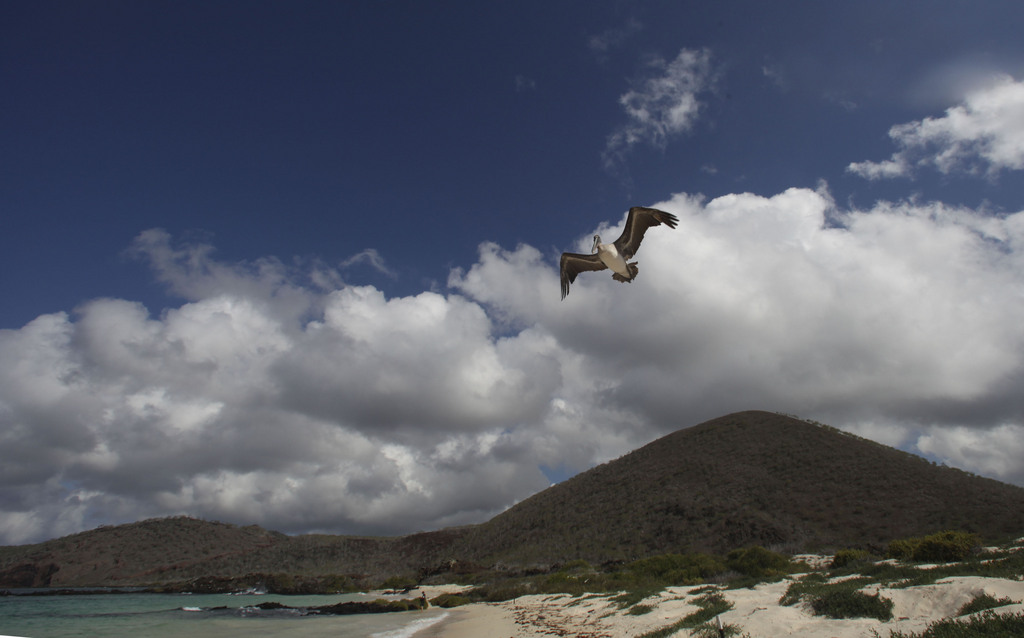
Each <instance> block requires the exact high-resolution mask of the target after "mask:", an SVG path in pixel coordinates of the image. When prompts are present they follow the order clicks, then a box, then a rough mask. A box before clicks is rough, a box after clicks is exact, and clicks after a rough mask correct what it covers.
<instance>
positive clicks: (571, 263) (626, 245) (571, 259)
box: [561, 206, 679, 299]
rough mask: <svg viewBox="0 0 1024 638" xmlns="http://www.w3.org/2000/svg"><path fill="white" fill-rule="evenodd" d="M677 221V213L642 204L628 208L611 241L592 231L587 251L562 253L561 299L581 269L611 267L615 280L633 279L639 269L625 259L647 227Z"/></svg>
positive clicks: (636, 245)
mask: <svg viewBox="0 0 1024 638" xmlns="http://www.w3.org/2000/svg"><path fill="white" fill-rule="evenodd" d="M678 223H679V218H678V217H676V216H675V215H673V214H671V213H666V212H665V211H663V210H658V209H656V208H645V207H643V206H634V207H633V208H630V209H629V216H628V217H626V227H625V228H623V229H622V234H621V235H619V238H618V239H616V240H615V241H614V242H613V243H611V244H602V243H601V236H600V235H594V248H593V249H592V251H593V252H592V253H591V254H589V255H584V254H582V253H562V263H561V269H562V299H565V296H566V295H568V294H569V284H571V283H572V282H574V281H576V275H578V274H580V273H581V272H583V271H585V270H604V269H605V268H611V270H612V279H614V280H615V281H626V282H631V281H633V279H635V278H636V274H637V272H638V270H639V269H638V268H637V266H636V264H637V262H635V261H634V262H633V263H629V260H630V259H632V258H633V255H635V254H636V251H637V250H638V249H639V248H640V242H641V241H643V239H644V233H645V232H647V229H648V228H650V227H651V226H660V225H661V224H665V225H666V226H668V227H669V228H675V227H676V224H678Z"/></svg>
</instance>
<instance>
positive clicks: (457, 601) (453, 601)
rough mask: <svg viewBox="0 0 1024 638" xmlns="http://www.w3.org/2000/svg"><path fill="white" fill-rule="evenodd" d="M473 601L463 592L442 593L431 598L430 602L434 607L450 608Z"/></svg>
mask: <svg viewBox="0 0 1024 638" xmlns="http://www.w3.org/2000/svg"><path fill="white" fill-rule="evenodd" d="M471 602H473V600H472V599H471V598H469V597H468V596H464V595H462V594H441V595H440V596H435V597H434V598H431V599H430V604H431V605H433V606H434V607H442V608H445V609H450V608H452V607H461V606H462V605H468V604H469V603H471Z"/></svg>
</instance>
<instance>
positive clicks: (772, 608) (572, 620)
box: [418, 576, 1024, 638]
mask: <svg viewBox="0 0 1024 638" xmlns="http://www.w3.org/2000/svg"><path fill="white" fill-rule="evenodd" d="M794 578H796V577H794ZM791 582H792V579H786V580H784V581H781V582H778V583H771V584H766V585H758V586H757V587H754V588H752V589H735V590H721V593H722V595H723V596H725V598H726V600H728V601H729V602H730V603H732V604H733V608H732V609H730V610H729V611H727V612H724V613H723V614H721V618H722V622H724V623H727V624H731V625H734V626H737V627H739V628H740V631H741V633H742V634H746V635H749V636H750V637H751V638H774V637H777V636H805V637H807V638H861V637H870V636H874V633H873V631H876V632H877V633H878V635H879V636H881V637H882V638H886V637H887V636H889V632H890V630H898V631H902V632H904V633H906V632H915V633H919V632H921V631H922V630H924V629H925V628H926V627H927V626H928V625H929V624H931V623H933V622H935V621H937V620H941V619H943V618H949V617H952V616H954V615H955V614H956V613H957V611H958V610H959V609H960V608H961V607H962V606H963V605H964V603H966V602H968V601H970V600H971V599H972V598H974V597H975V596H976V595H978V594H981V593H987V594H989V595H990V596H993V597H995V598H1009V599H1011V600H1014V601H1018V604H1014V605H1007V606H1004V607H999V608H997V609H996V610H994V611H996V612H997V613H1018V612H1020V611H1022V610H1024V604H1019V603H1021V602H1024V582H1022V581H1015V580H1008V579H1003V578H982V577H977V576H965V577H955V578H945V579H942V580H940V581H938V582H937V583H935V584H933V585H924V586H921V587H909V588H906V589H889V588H881V595H882V596H883V597H885V598H889V599H891V600H892V601H893V620H891V621H889V622H886V623H883V622H881V621H878V620H874V619H868V618H855V619H847V620H833V619H831V618H825V617H823V616H815V615H813V614H812V613H811V612H810V610H809V609H808V608H807V606H806V605H805V604H801V605H794V606H789V607H784V606H781V605H779V599H780V598H781V597H782V595H783V594H784V593H785V591H786V588H787V587H789V584H790V583H791ZM446 589H449V590H458V588H457V587H453V588H446ZM697 589H700V587H670V588H668V589H666V590H665V591H663V592H661V593H660V594H659V595H657V596H654V597H651V598H649V599H647V600H645V601H643V603H644V604H648V605H652V606H653V607H654V609H653V610H652V611H650V612H649V613H646V614H642V615H632V614H629V613H627V611H626V610H622V609H619V607H618V605H616V604H615V603H614V602H612V600H611V599H612V598H614V595H611V594H590V595H584V596H579V597H572V596H568V595H547V596H524V597H522V598H518V599H516V600H514V601H507V602H503V603H491V604H474V605H466V606H464V607H458V608H456V609H454V610H452V612H453V613H452V616H451V617H450V618H449V619H448V620H446V621H445V622H443V623H441V624H440V625H436V626H434V627H431V628H429V629H427V630H425V632H423V633H421V634H418V636H423V637H426V636H434V637H440V638H532V637H540V636H566V637H574V638H619V637H622V638H628V637H633V636H639V635H641V634H644V633H646V632H649V631H652V630H654V629H660V628H662V627H665V626H667V625H671V624H673V623H675V622H676V621H678V620H680V619H681V618H683V617H684V616H686V615H687V614H690V613H692V612H694V611H696V610H697V609H698V608H697V607H696V606H695V605H694V604H693V601H694V599H695V598H696V597H697V596H698V594H694V593H693V592H694V591H695V590H697ZM428 590H429V591H428V592H427V595H428V596H435V595H437V594H435V593H432V592H433V591H438V593H440V591H441V590H440V588H428ZM864 591H866V592H867V593H869V594H874V593H875V592H877V591H879V586H878V585H869V586H868V587H866V588H865V589H864ZM676 635H677V636H680V637H683V636H689V635H690V632H689V630H680V631H679V632H677V633H676Z"/></svg>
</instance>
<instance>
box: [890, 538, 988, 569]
mask: <svg viewBox="0 0 1024 638" xmlns="http://www.w3.org/2000/svg"><path fill="white" fill-rule="evenodd" d="M979 544H980V543H979V540H978V535H977V534H970V533H968V532H956V531H945V532H939V533H937V534H931V535H930V536H924V537H921V538H903V539H898V540H894V541H892V542H891V543H889V548H888V551H887V552H886V555H887V556H888V557H889V558H895V559H898V560H902V561H914V562H922V563H952V562H957V561H962V560H964V559H966V558H967V557H969V556H970V555H971V553H972V552H974V550H975V549H976V548H977V547H978V545H979Z"/></svg>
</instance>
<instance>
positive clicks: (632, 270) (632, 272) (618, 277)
mask: <svg viewBox="0 0 1024 638" xmlns="http://www.w3.org/2000/svg"><path fill="white" fill-rule="evenodd" d="M636 263H637V262H635V261H634V262H633V263H631V264H626V268H628V269H629V279H626V278H625V277H623V276H622V275H620V274H619V273H612V279H614V280H615V281H624V282H627V283H628V282H631V281H633V280H634V279H636V274H637V273H638V272H640V269H639V268H638V267H637V265H636Z"/></svg>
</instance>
